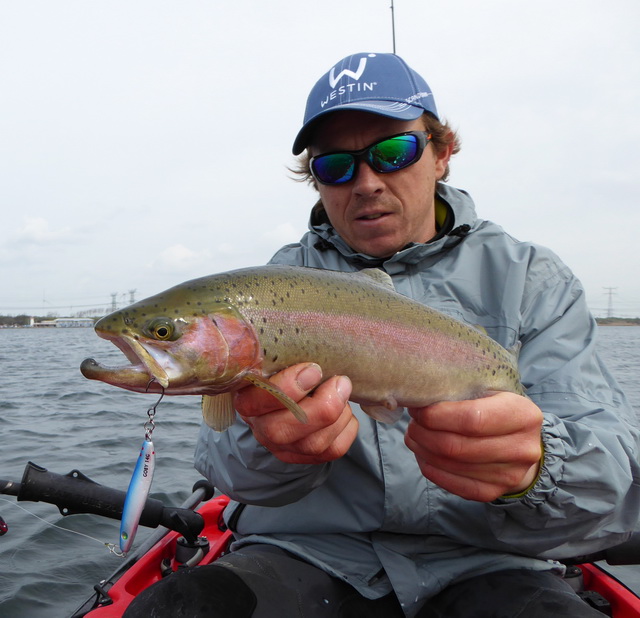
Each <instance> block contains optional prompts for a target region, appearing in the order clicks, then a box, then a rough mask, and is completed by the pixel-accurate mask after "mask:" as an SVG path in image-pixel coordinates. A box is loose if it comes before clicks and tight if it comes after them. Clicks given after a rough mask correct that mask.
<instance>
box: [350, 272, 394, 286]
mask: <svg viewBox="0 0 640 618" xmlns="http://www.w3.org/2000/svg"><path fill="white" fill-rule="evenodd" d="M356 275H361V276H364V277H368V278H369V280H370V281H372V282H373V283H377V284H378V285H380V286H382V287H384V288H388V289H391V290H394V291H395V287H394V286H393V281H392V279H391V277H390V276H389V275H388V274H387V273H386V272H384V270H381V269H380V268H363V269H362V270H359V271H358V272H357V273H356Z"/></svg>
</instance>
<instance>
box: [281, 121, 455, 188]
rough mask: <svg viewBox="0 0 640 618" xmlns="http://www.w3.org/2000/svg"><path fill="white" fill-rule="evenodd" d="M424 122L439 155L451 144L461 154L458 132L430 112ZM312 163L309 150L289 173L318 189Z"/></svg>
mask: <svg viewBox="0 0 640 618" xmlns="http://www.w3.org/2000/svg"><path fill="white" fill-rule="evenodd" d="M422 121H423V123H424V129H425V131H427V132H428V133H431V143H432V144H433V147H434V149H435V151H436V153H437V154H440V153H441V152H443V151H444V150H445V149H446V148H448V147H449V146H450V145H451V144H453V151H452V153H451V154H452V155H455V154H458V152H460V138H459V137H458V134H457V132H456V131H454V130H453V129H452V128H451V127H450V126H449V125H448V124H447V122H446V121H445V122H444V123H442V122H440V121H439V120H438V119H437V118H436V117H435V116H433V115H432V114H430V113H429V112H425V113H424V114H422ZM310 161H311V157H310V156H309V150H308V149H307V150H305V151H304V152H303V153H302V154H301V155H299V156H298V157H297V159H296V164H295V165H294V166H293V167H291V168H289V171H291V172H293V174H294V180H296V181H297V182H308V183H309V184H310V185H311V186H313V187H315V188H316V189H317V185H316V181H315V178H314V177H313V175H312V174H311V167H310V165H309V164H310ZM447 178H449V164H448V163H447V167H446V169H445V171H444V174H443V176H442V178H441V179H440V180H441V181H442V182H444V181H446V180H447Z"/></svg>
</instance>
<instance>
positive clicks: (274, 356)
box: [271, 354, 278, 363]
mask: <svg viewBox="0 0 640 618" xmlns="http://www.w3.org/2000/svg"><path fill="white" fill-rule="evenodd" d="M277 360H278V355H277V354H274V355H273V356H272V357H271V362H272V363H275V362H276V361H277Z"/></svg>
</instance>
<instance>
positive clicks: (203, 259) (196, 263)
mask: <svg viewBox="0 0 640 618" xmlns="http://www.w3.org/2000/svg"><path fill="white" fill-rule="evenodd" d="M210 262H211V255H210V253H209V251H206V250H205V251H192V250H191V249H189V248H187V247H185V246H184V245H181V244H177V245H172V246H171V247H167V248H166V249H165V250H164V251H162V253H160V255H159V256H158V257H157V258H156V259H155V260H154V261H153V262H152V263H151V264H150V268H151V270H161V271H163V272H167V273H172V274H181V273H190V272H194V271H196V270H200V269H201V268H202V267H203V266H205V265H206V264H207V263H210Z"/></svg>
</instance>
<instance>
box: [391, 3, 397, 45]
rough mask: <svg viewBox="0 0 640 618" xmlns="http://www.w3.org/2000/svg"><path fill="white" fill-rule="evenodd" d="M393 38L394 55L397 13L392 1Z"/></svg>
mask: <svg viewBox="0 0 640 618" xmlns="http://www.w3.org/2000/svg"><path fill="white" fill-rule="evenodd" d="M390 8H391V36H392V39H393V53H394V54H395V53H396V12H395V9H394V6H393V0H391V7H390Z"/></svg>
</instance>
